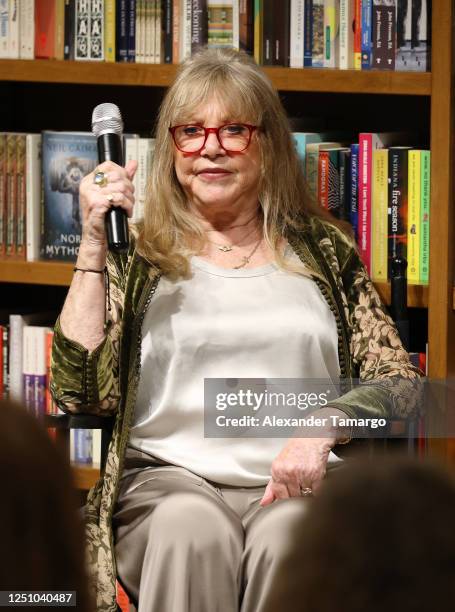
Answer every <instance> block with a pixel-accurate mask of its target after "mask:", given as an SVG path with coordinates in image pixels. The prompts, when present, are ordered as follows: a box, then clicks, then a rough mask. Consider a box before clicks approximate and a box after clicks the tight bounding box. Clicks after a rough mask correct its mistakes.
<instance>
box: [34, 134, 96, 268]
mask: <svg viewBox="0 0 455 612" xmlns="http://www.w3.org/2000/svg"><path fill="white" fill-rule="evenodd" d="M97 163H98V151H97V144H96V137H95V136H94V135H93V134H91V133H86V132H52V131H44V132H43V133H42V164H43V166H42V167H43V177H42V214H41V250H40V256H41V259H47V260H56V261H74V260H75V259H76V257H77V254H78V252H79V243H80V238H81V219H80V211H79V184H80V182H81V180H82V178H83V177H84V176H85V175H86V174H89V173H90V172H92V171H93V170H94V169H95V167H96V165H97Z"/></svg>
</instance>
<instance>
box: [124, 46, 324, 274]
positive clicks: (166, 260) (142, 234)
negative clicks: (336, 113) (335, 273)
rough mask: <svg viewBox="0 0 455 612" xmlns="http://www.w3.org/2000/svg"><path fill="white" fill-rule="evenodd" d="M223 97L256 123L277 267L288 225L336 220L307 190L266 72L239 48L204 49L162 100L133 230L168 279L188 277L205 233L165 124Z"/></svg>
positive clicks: (241, 117)
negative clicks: (142, 203) (190, 201)
mask: <svg viewBox="0 0 455 612" xmlns="http://www.w3.org/2000/svg"><path fill="white" fill-rule="evenodd" d="M221 95H222V103H223V106H225V107H226V108H227V109H228V110H229V111H230V112H231V113H232V115H233V116H234V117H235V119H236V120H238V121H245V122H247V123H251V124H254V125H258V126H260V128H261V129H260V130H258V131H257V132H256V136H257V138H258V143H259V150H260V154H261V176H260V181H259V190H258V199H259V202H260V206H261V209H262V216H263V232H264V239H265V242H266V244H267V245H268V246H269V248H271V249H272V251H273V252H274V253H275V259H276V262H277V264H278V265H279V266H281V267H283V268H289V265H286V263H285V262H284V260H283V257H282V255H281V253H280V250H279V248H278V246H279V244H280V241H281V239H282V237H283V236H284V235H285V233H286V229H287V228H289V227H292V228H294V229H297V230H298V229H299V228H301V227H302V224H303V221H302V213H303V212H306V213H308V214H309V215H312V216H317V217H321V218H324V219H327V220H330V221H331V222H333V218H332V217H331V216H330V215H329V213H328V212H326V211H325V210H324V209H323V208H322V207H320V206H319V205H318V204H317V203H316V202H315V201H314V200H313V199H312V197H311V196H310V195H309V192H308V188H307V185H306V182H305V179H304V175H303V172H302V166H301V161H300V160H299V158H298V155H297V152H296V147H295V145H294V142H293V137H292V134H291V129H290V126H289V122H288V119H287V116H286V114H285V111H284V109H283V107H282V104H281V102H280V99H279V97H278V94H277V92H276V91H275V89H274V88H273V86H272V84H271V82H270V81H269V79H268V78H267V76H266V75H265V73H264V72H263V71H262V70H261V69H260V68H259V67H258V66H257V64H256V63H255V62H254V60H253V59H252V58H251V57H250V56H249V55H247V54H246V53H245V52H243V51H236V50H233V49H204V50H202V51H200V52H198V53H196V54H195V55H193V56H192V57H191V58H189V59H188V60H186V61H185V62H184V63H183V64H182V65H181V66H180V68H179V70H178V73H177V76H176V79H175V81H174V83H173V84H172V85H171V87H170V88H169V89H168V91H167V93H166V96H165V97H164V100H163V102H162V104H161V107H160V111H159V114H158V118H157V125H156V141H155V151H154V161H153V166H152V170H151V174H150V177H149V180H148V185H147V196H146V200H145V210H144V220H143V221H141V222H140V223H138V224H137V225H136V226H133V228H132V229H133V233H134V234H135V236H136V241H137V250H138V253H139V254H140V255H141V256H142V257H143V258H144V259H146V260H147V261H148V262H149V263H150V264H152V265H156V266H158V267H159V268H160V269H161V271H162V272H163V273H164V274H166V275H168V276H169V277H170V278H178V277H180V276H183V277H188V275H189V271H190V268H189V263H188V258H189V256H190V255H192V254H196V253H197V252H199V251H200V250H202V248H203V247H204V246H205V241H206V237H205V234H204V232H203V230H202V228H201V226H200V223H199V221H198V220H197V218H196V217H195V216H194V214H193V213H192V212H190V210H189V208H188V204H187V199H186V196H185V194H184V192H183V189H182V188H181V186H180V183H179V182H178V180H177V175H176V172H175V169H174V143H173V140H172V137H171V135H170V133H169V127H170V126H172V125H179V124H182V123H185V122H186V121H188V120H189V118H190V117H191V115H192V114H193V113H194V111H195V110H196V109H197V108H198V107H199V106H200V105H202V104H204V103H205V102H207V101H208V100H210V99H211V98H213V97H215V98H216V97H217V96H218V97H220V98H221ZM291 268H293V266H291ZM294 271H296V270H294Z"/></svg>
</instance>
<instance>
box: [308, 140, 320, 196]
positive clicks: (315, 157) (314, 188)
mask: <svg viewBox="0 0 455 612" xmlns="http://www.w3.org/2000/svg"><path fill="white" fill-rule="evenodd" d="M305 163H306V172H305V174H306V180H307V185H308V190H309V192H310V193H311V194H312V195H313V197H314V198H316V199H317V198H318V184H319V180H318V176H319V172H318V169H319V149H318V148H314V147H311V146H310V147H307V151H306V160H305Z"/></svg>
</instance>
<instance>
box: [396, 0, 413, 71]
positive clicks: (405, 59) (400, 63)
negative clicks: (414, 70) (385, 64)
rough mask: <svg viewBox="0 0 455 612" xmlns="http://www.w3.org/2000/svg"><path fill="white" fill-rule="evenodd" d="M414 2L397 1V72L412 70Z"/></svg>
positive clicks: (408, 0)
mask: <svg viewBox="0 0 455 612" xmlns="http://www.w3.org/2000/svg"><path fill="white" fill-rule="evenodd" d="M411 38H412V0H397V18H396V54H395V70H397V71H408V70H411Z"/></svg>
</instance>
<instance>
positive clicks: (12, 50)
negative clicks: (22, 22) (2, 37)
mask: <svg viewBox="0 0 455 612" xmlns="http://www.w3.org/2000/svg"><path fill="white" fill-rule="evenodd" d="M19 49H20V42H19V0H9V13H8V57H9V58H10V59H19Z"/></svg>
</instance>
